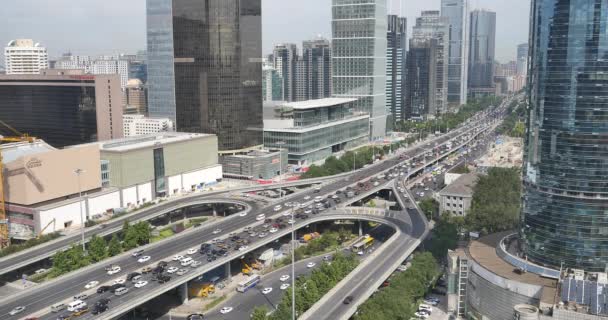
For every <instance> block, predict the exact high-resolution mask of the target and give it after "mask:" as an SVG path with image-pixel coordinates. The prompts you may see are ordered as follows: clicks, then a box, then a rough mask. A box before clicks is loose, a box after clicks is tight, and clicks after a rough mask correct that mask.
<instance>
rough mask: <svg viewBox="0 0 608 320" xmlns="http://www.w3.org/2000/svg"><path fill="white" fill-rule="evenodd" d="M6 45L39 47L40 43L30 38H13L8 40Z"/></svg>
mask: <svg viewBox="0 0 608 320" xmlns="http://www.w3.org/2000/svg"><path fill="white" fill-rule="evenodd" d="M6 46H7V47H20V48H32V47H41V45H40V43H34V40H32V39H15V40H11V41H9V42H8V44H7V45H6Z"/></svg>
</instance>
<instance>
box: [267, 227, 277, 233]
mask: <svg viewBox="0 0 608 320" xmlns="http://www.w3.org/2000/svg"><path fill="white" fill-rule="evenodd" d="M277 231H279V229H277V228H270V230H268V232H270V233H275V232H277Z"/></svg>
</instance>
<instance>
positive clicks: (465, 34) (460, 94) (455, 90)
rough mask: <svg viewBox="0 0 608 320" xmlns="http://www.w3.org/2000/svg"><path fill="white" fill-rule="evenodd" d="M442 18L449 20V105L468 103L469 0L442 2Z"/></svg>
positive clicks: (444, 0)
mask: <svg viewBox="0 0 608 320" xmlns="http://www.w3.org/2000/svg"><path fill="white" fill-rule="evenodd" d="M441 16H442V17H445V18H447V19H448V23H449V26H450V28H449V36H448V38H449V41H450V47H449V49H448V104H449V105H451V106H459V105H462V104H465V103H467V83H468V71H469V70H468V68H469V8H468V3H467V0H441Z"/></svg>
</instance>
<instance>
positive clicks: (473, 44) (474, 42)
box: [469, 9, 496, 90]
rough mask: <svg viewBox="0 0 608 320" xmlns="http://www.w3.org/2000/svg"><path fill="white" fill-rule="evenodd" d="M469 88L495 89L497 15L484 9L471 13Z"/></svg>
mask: <svg viewBox="0 0 608 320" xmlns="http://www.w3.org/2000/svg"><path fill="white" fill-rule="evenodd" d="M469 35H470V40H469V45H470V52H469V88H470V89H472V90H477V89H484V88H486V89H487V88H492V87H494V50H495V40H496V13H495V12H492V11H488V10H484V9H477V10H473V11H472V12H471V31H470V34H469Z"/></svg>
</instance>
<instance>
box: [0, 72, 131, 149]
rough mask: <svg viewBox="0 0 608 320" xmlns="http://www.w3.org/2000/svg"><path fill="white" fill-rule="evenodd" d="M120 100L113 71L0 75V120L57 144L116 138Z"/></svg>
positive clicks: (119, 135)
mask: <svg viewBox="0 0 608 320" xmlns="http://www.w3.org/2000/svg"><path fill="white" fill-rule="evenodd" d="M121 98H122V91H121V89H120V79H119V77H118V75H88V74H84V72H83V71H80V70H54V69H46V70H42V71H41V74H36V75H32V74H27V75H14V74H12V75H8V74H7V75H1V76H0V119H1V120H2V121H4V122H6V123H7V124H8V125H10V126H11V127H13V128H15V129H17V130H19V131H21V132H25V133H28V134H30V135H32V136H35V137H38V138H41V139H44V140H45V141H46V142H48V143H49V144H51V145H52V146H54V147H57V148H63V147H65V146H70V145H75V144H81V143H87V142H94V141H103V140H110V139H118V138H122V137H123V131H122V130H123V128H122V99H121ZM0 134H2V135H13V134H14V133H12V132H10V131H8V130H7V129H6V128H1V129H0Z"/></svg>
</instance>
